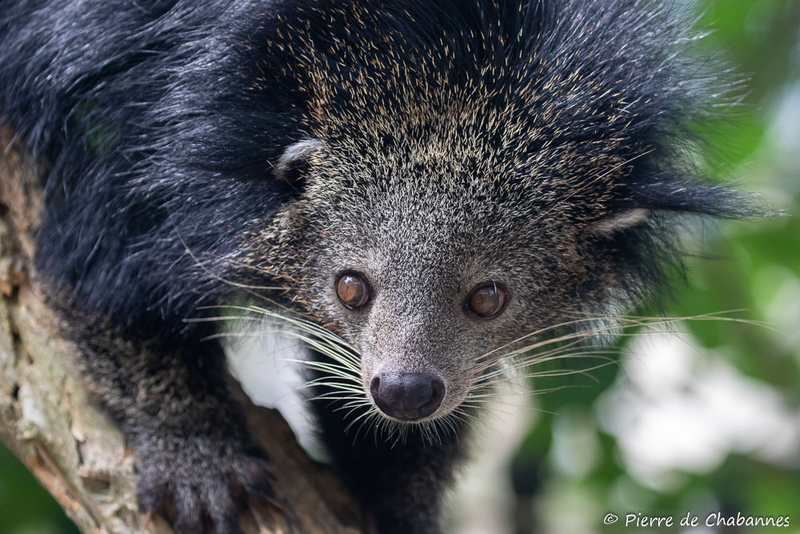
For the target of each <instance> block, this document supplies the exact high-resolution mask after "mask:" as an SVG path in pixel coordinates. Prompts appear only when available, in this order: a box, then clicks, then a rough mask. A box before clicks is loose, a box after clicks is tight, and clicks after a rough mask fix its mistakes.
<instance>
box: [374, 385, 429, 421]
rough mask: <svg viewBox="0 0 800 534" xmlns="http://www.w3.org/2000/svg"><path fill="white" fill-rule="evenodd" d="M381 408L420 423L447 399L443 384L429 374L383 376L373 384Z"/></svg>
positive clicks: (396, 416)
mask: <svg viewBox="0 0 800 534" xmlns="http://www.w3.org/2000/svg"><path fill="white" fill-rule="evenodd" d="M370 391H371V392H372V398H373V400H374V401H375V404H377V405H378V408H380V410H381V411H382V412H383V413H385V414H386V415H388V416H390V417H394V418H395V419H400V420H401V421H417V420H419V419H424V418H425V417H428V416H429V415H431V414H433V412H435V411H436V409H437V408H439V405H440V404H442V399H443V398H444V382H442V380H441V379H440V378H439V377H436V376H433V375H429V374H426V373H384V374H379V375H376V376H375V378H373V379H372V383H371V384H370Z"/></svg>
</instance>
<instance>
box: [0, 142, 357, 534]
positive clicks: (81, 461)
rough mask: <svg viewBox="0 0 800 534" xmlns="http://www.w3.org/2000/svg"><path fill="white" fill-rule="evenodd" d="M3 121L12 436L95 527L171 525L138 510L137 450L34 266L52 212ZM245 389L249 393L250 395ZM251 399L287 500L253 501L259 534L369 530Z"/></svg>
mask: <svg viewBox="0 0 800 534" xmlns="http://www.w3.org/2000/svg"><path fill="white" fill-rule="evenodd" d="M12 141H13V137H12V133H11V132H10V131H8V130H0V202H1V203H2V204H0V440H2V442H3V443H5V445H6V446H7V447H9V448H10V449H11V451H13V452H14V453H15V454H16V455H17V456H18V457H19V458H20V459H21V460H22V461H23V462H24V463H25V464H26V465H27V466H28V467H29V468H30V470H31V471H32V472H33V474H34V475H35V476H36V478H37V479H39V481H40V482H41V483H42V485H43V486H44V487H45V488H46V489H47V490H48V491H49V492H50V493H51V494H52V495H53V497H55V499H56V500H57V501H58V502H59V503H60V504H61V505H62V506H63V507H64V509H65V510H66V512H67V515H69V517H70V518H72V520H73V521H75V523H76V524H77V525H78V527H79V528H80V529H81V531H82V532H84V533H90V532H91V533H114V534H116V533H119V534H123V533H132V532H143V533H148V534H165V533H168V532H171V530H170V529H169V527H168V526H167V525H166V523H165V522H164V521H163V520H162V519H160V518H158V517H145V516H143V515H141V514H139V513H138V512H137V507H136V499H135V487H136V468H135V458H134V457H133V454H132V451H131V450H130V449H129V448H128V447H127V446H126V443H125V439H124V437H123V436H122V434H121V433H120V431H119V430H118V429H117V428H116V427H115V426H114V424H113V422H111V421H110V420H109V418H108V417H107V416H106V415H105V413H103V411H102V410H100V409H99V408H97V407H96V406H95V405H93V404H92V403H91V402H90V400H89V399H87V396H86V393H85V391H84V389H83V388H82V385H81V380H80V378H79V377H78V375H77V374H76V372H75V371H74V370H73V369H72V368H71V358H72V354H74V352H73V348H72V347H71V346H70V345H69V344H68V343H67V342H66V341H65V340H63V339H61V338H60V337H59V335H58V328H57V321H56V318H55V316H54V314H53V312H52V310H50V309H48V307H47V306H46V305H45V304H44V299H43V298H42V294H41V291H40V290H39V289H38V288H37V286H36V283H35V276H34V273H33V270H32V267H31V257H32V254H33V234H34V232H35V230H36V227H37V224H38V221H39V216H40V212H41V188H40V187H39V180H38V173H40V172H41V170H42V168H43V167H42V166H40V165H37V164H36V162H34V161H32V159H31V157H30V156H29V155H28V154H27V153H25V151H24V150H23V149H22V148H21V147H20V144H19V143H18V142H12ZM243 397H244V395H243ZM245 402H248V415H249V418H250V422H251V427H252V428H253V429H254V432H255V433H256V435H257V437H258V439H259V440H260V441H261V443H262V444H263V446H264V448H265V449H266V451H267V452H268V453H269V454H270V456H271V457H272V459H273V462H274V470H275V477H276V484H275V488H276V491H277V493H278V497H279V500H280V502H279V504H278V505H275V504H270V503H252V504H253V506H252V508H251V511H250V512H248V513H247V514H246V516H245V517H243V525H244V526H245V529H246V531H247V532H248V533H259V534H265V533H274V534H278V533H281V534H283V533H295V532H296V533H302V534H345V533H347V534H357V533H359V532H361V530H360V528H359V527H358V525H360V512H359V509H358V506H357V505H356V504H355V502H354V501H353V500H352V498H351V497H350V496H349V495H348V493H347V491H346V490H345V489H344V487H343V486H342V484H341V483H340V481H339V480H338V479H337V478H336V477H335V476H334V474H333V473H332V472H330V471H329V470H328V469H327V468H325V467H324V466H321V465H319V464H316V463H314V462H313V461H312V460H311V459H310V458H309V457H308V456H307V455H306V454H305V453H304V451H303V450H302V449H301V448H300V447H299V446H298V444H297V441H296V440H295V436H294V434H293V433H292V430H291V429H290V428H289V426H288V424H287V423H286V422H285V421H284V420H283V418H282V417H281V416H280V414H279V413H278V412H277V411H274V410H269V409H266V408H260V407H256V406H254V405H253V404H252V403H249V401H247V400H246V399H245Z"/></svg>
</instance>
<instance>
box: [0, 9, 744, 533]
mask: <svg viewBox="0 0 800 534" xmlns="http://www.w3.org/2000/svg"><path fill="white" fill-rule="evenodd" d="M685 26H686V24H685V22H682V21H676V20H674V19H673V18H672V17H671V16H670V13H668V12H666V11H665V10H662V9H657V8H656V6H654V5H653V4H652V3H648V2H643V1H636V0H628V1H619V0H550V1H536V0H530V1H522V0H519V1H511V0H509V1H491V0H463V1H458V0H453V1H442V2H437V1H431V0H405V1H402V0H395V1H391V0H376V1H369V2H367V1H366V0H358V1H355V2H347V3H345V2H335V1H332V0H331V1H327V0H319V1H312V0H286V1H281V0H247V1H238V2H233V1H231V0H196V1H192V2H189V1H176V0H147V1H139V2H131V1H126V0H110V1H104V2H90V1H86V0H71V1H66V2H63V1H55V0H5V1H3V2H2V3H0V113H2V120H3V122H5V123H6V124H8V125H10V126H11V127H13V128H14V129H15V130H16V132H17V133H18V135H19V139H20V140H21V142H24V143H25V145H26V146H27V148H28V149H30V150H31V151H32V152H33V154H34V155H35V156H36V157H37V158H39V159H40V160H42V161H45V162H47V164H48V165H49V170H48V172H47V173H46V176H45V184H44V185H45V191H46V198H45V201H46V213H45V216H44V221H43V224H42V227H41V230H40V233H39V236H38V250H37V257H36V265H37V268H38V271H39V276H40V279H41V281H42V282H43V284H44V285H45V287H46V288H47V289H48V291H49V293H50V295H52V296H53V297H54V298H56V297H58V301H59V305H60V306H61V307H62V309H63V310H64V316H65V318H67V319H68V322H69V323H70V324H71V330H70V331H71V333H72V335H73V336H74V338H75V339H76V340H77V341H78V342H79V343H80V345H81V346H82V347H83V349H84V353H85V358H84V360H83V367H84V371H85V374H86V376H87V378H88V380H89V382H90V383H91V384H92V385H93V388H94V389H95V390H96V391H97V393H98V394H99V397H100V398H101V399H102V400H103V402H104V403H105V404H106V406H107V407H108V409H109V410H110V411H111V413H112V414H113V415H114V416H115V417H116V418H117V419H118V420H119V422H120V424H121V425H122V427H123V429H124V430H125V432H126V433H127V435H128V436H129V437H130V439H131V440H132V443H133V444H134V446H135V447H136V450H137V451H138V453H139V457H140V461H141V465H142V477H141V483H140V501H141V504H142V507H143V508H144V509H146V510H156V511H160V510H162V509H163V507H164V505H165V503H166V502H168V501H170V500H174V501H175V504H176V508H177V518H176V520H177V524H176V527H177V529H178V530H180V531H182V532H198V531H199V529H200V528H201V527H202V525H203V524H204V523H206V522H208V520H211V521H212V522H213V524H214V525H215V526H216V529H217V531H218V532H220V533H223V532H225V533H227V532H235V531H237V529H238V526H237V519H236V518H237V512H238V507H239V499H238V496H237V495H238V493H237V492H240V491H246V492H250V493H253V494H256V495H258V494H261V493H262V492H264V491H268V486H269V480H268V460H267V459H266V458H265V457H264V455H263V454H262V453H261V452H260V451H259V450H258V449H257V448H256V447H255V446H254V445H253V443H252V442H251V439H250V437H249V433H248V431H247V429H246V428H245V427H244V424H243V418H242V415H241V413H240V408H239V407H238V406H237V405H236V403H235V402H234V401H233V400H232V399H231V397H230V394H229V393H228V391H227V389H226V387H225V383H224V356H223V353H222V348H221V347H220V345H219V344H218V343H217V342H216V341H205V342H203V341H201V340H202V339H203V338H205V337H207V336H208V335H209V334H212V333H214V332H215V328H216V326H211V325H215V323H202V322H193V323H190V322H187V321H186V319H187V318H197V317H202V316H203V315H205V314H207V313H208V312H207V311H206V309H205V307H207V306H209V305H214V304H224V303H226V302H231V300H232V299H234V298H236V295H237V294H239V293H252V291H253V290H252V289H250V290H248V289H247V288H246V287H244V286H275V285H278V286H280V287H282V288H284V291H282V292H272V293H269V296H270V298H271V300H272V301H273V302H275V303H276V306H277V305H280V306H286V307H288V308H289V309H291V310H293V311H294V312H295V313H297V314H303V315H305V316H307V317H313V318H315V319H317V320H318V321H320V322H323V323H325V324H326V325H327V326H329V327H330V328H331V329H332V330H334V331H335V332H337V333H338V334H340V335H341V336H343V337H344V338H345V339H346V340H348V341H349V342H350V343H351V344H352V345H353V346H354V347H355V348H356V349H357V350H358V351H359V352H360V353H362V355H363V358H364V360H363V362H362V366H363V367H364V369H365V370H362V372H363V373H368V370H369V369H373V368H374V367H375V366H376V365H378V363H375V362H376V361H377V360H375V358H373V357H372V356H370V355H371V354H372V355H373V356H374V354H375V353H380V354H388V355H394V356H396V357H397V358H399V359H401V360H402V359H403V357H404V356H402V355H409V354H413V355H414V356H413V357H411V356H406V358H407V361H408V362H412V363H413V365H420V366H422V367H424V368H425V369H428V368H436V369H438V371H439V372H441V373H442V374H443V375H444V376H445V378H448V377H449V378H452V377H455V376H461V377H470V378H469V380H472V379H473V378H474V377H473V376H472V374H471V373H472V371H471V370H470V369H472V368H468V367H466V365H467V364H466V363H464V362H461V363H458V364H457V363H454V362H453V360H451V359H450V356H448V353H447V351H448V350H449V351H454V352H453V353H454V354H455V351H456V348H457V349H458V354H466V355H469V354H471V353H470V350H475V349H473V348H471V347H472V346H473V345H475V346H482V347H483V349H486V348H491V347H493V346H499V345H502V344H503V343H506V342H508V341H510V340H512V339H514V337H516V336H517V335H521V334H524V333H525V332H529V331H530V330H532V329H533V327H540V326H543V325H548V324H554V323H555V322H558V320H560V319H563V315H561V314H564V313H566V312H567V311H571V312H575V313H578V312H586V311H587V310H588V311H592V312H597V311H607V310H609V309H613V308H615V307H618V306H620V305H623V306H624V305H629V304H630V303H631V302H638V301H639V300H641V299H642V298H643V297H647V296H649V295H650V294H652V293H653V292H654V290H655V289H657V288H658V286H659V285H661V284H662V280H663V276H662V272H663V263H664V261H671V260H673V259H675V257H676V253H677V250H676V248H675V243H674V239H673V238H672V236H673V234H674V223H675V219H676V215H679V214H683V213H695V214H709V215H714V216H739V215H743V214H746V213H747V212H748V208H747V207H746V206H744V205H743V203H742V202H741V200H740V199H739V198H738V197H737V196H736V195H734V194H732V193H730V192H729V191H727V190H725V189H722V188H719V187H716V186H710V185H706V184H703V183H701V181H699V180H697V179H696V177H694V176H693V174H694V173H693V171H692V165H691V162H690V160H691V149H692V147H693V146H694V144H693V139H694V137H695V136H694V134H693V126H696V125H697V124H702V123H703V122H704V121H707V120H708V118H709V114H708V113H707V111H708V103H709V98H710V95H709V93H710V92H709V90H708V89H707V84H706V80H705V76H706V74H705V73H704V72H702V71H701V70H700V69H698V68H697V67H696V66H695V65H694V64H693V63H692V62H691V61H690V60H688V59H687V57H686V55H685V53H684V52H685V49H686V48H687V47H688V46H689V43H688V41H689V39H688V37H687V35H688V33H687V32H686V31H685ZM303 141H308V143H306V144H305V145H303V143H301V142H303ZM297 143H300V145H298V144H297ZM289 147H295V149H294V150H295V152H296V153H299V154H300V157H299V158H298V157H293V156H292V154H294V153H295V152H291V150H290V151H289V152H287V148H289ZM298 147H299V148H298ZM303 147H306V148H308V150H305V149H303ZM301 149H303V150H301ZM418 214H423V215H424V217H423V216H421V215H420V216H417V215H418ZM359 240H360V241H362V242H359ZM354 251H355V252H354ZM368 252H369V253H372V256H371V257H373V258H374V257H377V258H378V260H374V261H373V263H369V262H367V263H366V264H365V266H363V269H362V270H364V271H365V272H367V271H369V270H370V269H373V271H371V272H372V275H371V276H372V278H373V283H374V285H375V286H376V289H377V290H378V291H379V292H380V294H381V295H390V296H391V295H394V297H393V298H394V299H395V300H393V301H391V304H392V305H391V306H390V305H388V304H386V301H383V302H382V301H380V299H376V301H375V305H374V306H375V307H374V309H373V310H372V311H371V312H369V313H371V314H372V315H370V316H369V317H367V316H355V315H352V314H351V315H348V313H350V312H347V311H345V310H341V309H339V308H337V307H336V306H337V304H336V301H335V299H333V300H332V299H331V298H330V295H329V293H330V288H331V287H332V283H331V277H332V276H333V275H334V274H335V273H334V272H331V270H332V269H334V270H337V269H338V270H340V269H344V268H352V267H353V265H355V264H356V263H357V261H356V260H353V259H352V258H354V257H366V256H368V255H369V254H368ZM380 258H391V259H392V261H390V262H387V263H381V260H380ZM476 258H477V259H476ZM348 262H349V263H348ZM353 262H356V263H353ZM376 262H377V263H376ZM526 262H527V263H526ZM351 263H352V265H351ZM376 265H377V266H376ZM461 265H469V266H470V267H469V268H470V269H472V270H471V271H470V273H473V274H465V273H461V272H460V271H458V273H457V267H458V266H461ZM392 266H397V269H394V268H393V267H392ZM408 273H414V278H413V280H411V279H410V278H408V276H406V275H407V274H408ZM442 273H445V274H447V273H449V274H447V275H446V276H445V275H442ZM459 273H460V274H459ZM474 273H479V274H474ZM480 273H494V274H492V275H491V277H490V279H498V278H502V276H506V275H507V276H509V277H510V279H511V282H509V283H508V285H509V286H510V290H511V293H512V294H513V300H512V302H511V303H510V304H509V310H508V311H507V312H506V314H507V315H509V317H511V315H512V313H513V319H511V318H510V319H508V322H507V323H502V324H503V328H502V329H499V328H498V329H497V330H491V329H490V327H484V326H482V325H477V326H476V325H473V324H472V323H469V324H467V323H464V324H462V323H460V322H457V320H456V319H453V320H452V322H447V321H449V319H442V320H441V321H439V319H438V317H440V316H442V313H443V312H442V310H445V309H447V310H449V309H450V308H448V306H450V304H449V303H450V302H451V300H452V298H451V297H453V295H462V293H463V288H462V287H461V285H460V284H462V282H459V280H462V278H463V280H468V279H469V280H472V278H469V277H470V276H472V277H473V278H474V279H475V281H478V282H480V281H481V279H480V277H481V276H484V275H482V274H480ZM498 273H500V274H498ZM512 275H513V276H512ZM485 276H489V275H485ZM459 277H462V278H459ZM409 280H411V281H409ZM515 280H516V282H515ZM412 283H413V284H414V285H413V286H411V285H410V284H412ZM470 283H473V282H470ZM463 284H467V282H463ZM417 287H425V288H428V289H429V290H430V291H429V293H428V294H430V295H434V296H433V297H432V298H431V299H429V300H428V301H426V302H427V303H421V304H420V303H418V302H417V301H415V300H413V299H414V296H413V295H412V293H413V291H412V289H416V288H417ZM465 287H466V286H465ZM401 289H402V291H401ZM467 289H469V288H468V287H467ZM64 295H68V297H67V298H65V297H64ZM385 298H388V297H385ZM453 298H455V297H453ZM458 298H461V297H458ZM425 306H428V307H427V308H426V307H425ZM276 309H283V308H279V307H277V308H276ZM415 310H416V311H415ZM419 310H423V311H419ZM412 312H414V313H417V314H418V315H414V316H413V317H412V315H413V313H412ZM423 312H424V313H423ZM448 313H449V312H448ZM404 314H406V315H404ZM416 319H418V320H416ZM437 322H439V323H440V325H445V326H446V328H444V326H442V329H441V330H437V329H436V328H438V327H437V326H436V324H435V323H437ZM411 324H415V325H418V324H422V325H423V327H420V328H421V330H414V331H411V330H408V328H410V327H409V325H411ZM476 324H477V323H476ZM497 324H498V325H499V324H501V323H497ZM424 325H433V326H430V327H428V326H424ZM501 330H503V331H502V332H501ZM386 332H390V334H386ZM512 334H514V335H513V336H512ZM504 336H505V337H504ZM509 336H511V337H509ZM398 340H400V341H398ZM402 340H405V341H402ZM401 341H402V342H401ZM454 344H455V345H454ZM462 345H463V346H462ZM481 352H482V351H481ZM429 354H435V355H436V358H432V357H429V356H428V355H429ZM398 355H399V356H398ZM477 355H478V354H475V355H474V356H477ZM431 358H432V359H431ZM437 358H438V359H437ZM465 358H466V356H465ZM443 361H444V363H442V362H443ZM465 361H466V360H465ZM420 362H422V363H420ZM431 362H433V363H431ZM412 363H409V365H412ZM473 374H474V373H473ZM365 376H366V375H365ZM369 379H370V376H366V378H365V380H366V381H367V383H368V381H369ZM466 381H467V379H466V378H462V382H466ZM445 382H446V383H447V384H448V386H447V387H448V391H453V392H455V393H453V396H451V397H446V402H447V399H451V398H452V399H455V400H453V401H452V406H448V409H455V408H456V404H457V401H458V400H459V399H463V396H462V397H458V396H457V394H460V395H466V392H467V390H468V389H469V387H470V386H469V384H466V383H463V384H458V383H457V381H456V380H452V381H451V382H447V380H445ZM459 386H463V387H462V388H461V389H462V390H463V391H461V393H458V392H459V391H460V390H459V389H458V388H459ZM367 389H368V388H367ZM326 406H327V405H320V406H319V407H318V408H319V412H320V417H321V428H322V430H323V434H324V437H325V440H326V442H327V444H328V445H329V446H330V448H331V449H332V451H333V455H334V457H336V458H337V459H338V460H339V465H340V467H341V468H342V469H343V471H344V472H345V474H346V475H347V476H348V477H349V480H351V482H352V484H353V487H354V488H355V490H356V492H357V493H358V494H359V495H360V496H361V497H362V499H363V500H364V502H365V505H366V507H367V510H368V514H369V517H370V519H369V521H370V522H371V524H373V525H374V527H375V528H376V529H377V530H378V531H379V532H382V533H388V532H398V533H408V532H415V533H426V532H438V528H439V527H438V509H439V505H440V501H441V490H442V488H443V487H444V486H445V485H446V484H447V483H448V481H449V479H450V477H451V472H452V466H453V464H454V461H455V460H456V459H457V458H458V457H460V456H461V454H462V453H461V452H460V446H459V445H458V443H459V441H458V439H457V437H458V436H457V433H458V432H457V431H458V429H453V430H455V432H453V433H452V435H450V436H448V437H446V438H445V439H443V440H442V441H441V442H435V443H428V442H427V441H426V440H425V439H422V437H421V436H419V435H417V436H416V437H414V435H412V437H411V438H410V439H409V440H408V441H407V442H406V443H404V444H397V445H396V446H394V447H392V446H391V445H392V443H380V442H377V443H376V442H375V441H373V440H363V441H361V440H355V442H354V440H353V437H352V436H351V435H350V436H348V435H346V434H345V431H344V430H345V427H346V426H347V421H346V420H344V419H343V413H344V412H332V411H331V410H330V409H327V408H326Z"/></svg>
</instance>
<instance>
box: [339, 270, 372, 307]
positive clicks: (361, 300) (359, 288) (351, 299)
mask: <svg viewBox="0 0 800 534" xmlns="http://www.w3.org/2000/svg"><path fill="white" fill-rule="evenodd" d="M336 295H337V296H338V297H339V300H340V301H342V304H344V305H345V307H347V308H350V309H351V310H354V309H356V308H360V307H361V306H364V305H365V304H366V303H367V302H369V298H370V294H369V286H368V285H367V283H366V282H365V281H364V279H363V278H362V277H361V275H359V274H358V273H345V274H343V275H341V276H340V277H339V280H337V282H336Z"/></svg>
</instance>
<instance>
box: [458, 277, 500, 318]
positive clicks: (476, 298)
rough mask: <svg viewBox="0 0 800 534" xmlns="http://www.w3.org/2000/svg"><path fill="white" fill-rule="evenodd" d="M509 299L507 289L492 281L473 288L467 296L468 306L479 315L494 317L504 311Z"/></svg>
mask: <svg viewBox="0 0 800 534" xmlns="http://www.w3.org/2000/svg"><path fill="white" fill-rule="evenodd" d="M507 300H508V299H507V297H506V291H505V289H504V288H503V287H502V286H500V285H499V284H496V283H494V282H490V283H488V284H482V285H479V286H478V287H476V288H475V289H473V290H472V293H470V294H469V296H468V297H467V307H468V308H469V309H470V311H472V312H473V313H474V314H475V315H477V316H479V317H483V318H484V319H493V318H494V317H497V316H498V315H500V313H501V312H502V311H503V308H505V306H506V301H507Z"/></svg>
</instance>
